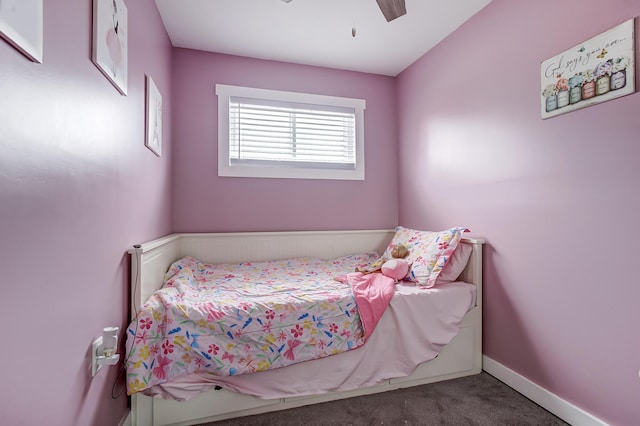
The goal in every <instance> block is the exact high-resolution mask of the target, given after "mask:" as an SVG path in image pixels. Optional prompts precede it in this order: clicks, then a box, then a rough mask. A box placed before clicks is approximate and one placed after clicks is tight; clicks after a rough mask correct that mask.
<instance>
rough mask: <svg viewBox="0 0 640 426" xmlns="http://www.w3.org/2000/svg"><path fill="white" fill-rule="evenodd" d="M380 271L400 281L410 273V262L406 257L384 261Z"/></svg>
mask: <svg viewBox="0 0 640 426" xmlns="http://www.w3.org/2000/svg"><path fill="white" fill-rule="evenodd" d="M380 271H381V272H382V273H383V274H384V275H386V276H387V277H389V278H393V279H394V280H395V281H400V280H402V279H404V277H406V276H407V274H408V273H409V264H408V263H407V261H406V260H404V259H391V260H387V261H386V262H384V264H383V265H382V269H381V270H380Z"/></svg>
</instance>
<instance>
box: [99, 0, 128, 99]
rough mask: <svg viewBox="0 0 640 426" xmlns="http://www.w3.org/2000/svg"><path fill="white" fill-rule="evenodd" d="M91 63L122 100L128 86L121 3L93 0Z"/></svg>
mask: <svg viewBox="0 0 640 426" xmlns="http://www.w3.org/2000/svg"><path fill="white" fill-rule="evenodd" d="M92 47H93V49H92V55H91V60H92V61H93V63H94V64H95V65H96V66H97V67H98V69H99V70H100V71H102V73H103V74H104V75H105V77H107V79H108V80H109V81H110V82H111V83H112V84H113V85H114V86H115V87H116V89H118V91H119V92H120V93H121V94H122V95H124V96H126V95H127V86H128V30H127V6H126V5H125V3H124V0H93V43H92Z"/></svg>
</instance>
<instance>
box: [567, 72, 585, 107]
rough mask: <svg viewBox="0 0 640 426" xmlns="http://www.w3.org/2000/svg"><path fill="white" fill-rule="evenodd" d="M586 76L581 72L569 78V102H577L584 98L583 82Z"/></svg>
mask: <svg viewBox="0 0 640 426" xmlns="http://www.w3.org/2000/svg"><path fill="white" fill-rule="evenodd" d="M583 81H584V76H583V75H582V73H581V72H579V73H578V74H576V75H574V76H573V77H571V78H570V79H569V103H570V104H572V105H573V104H575V103H578V102H580V101H581V100H582V82H583Z"/></svg>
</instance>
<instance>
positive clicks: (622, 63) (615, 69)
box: [611, 56, 631, 90]
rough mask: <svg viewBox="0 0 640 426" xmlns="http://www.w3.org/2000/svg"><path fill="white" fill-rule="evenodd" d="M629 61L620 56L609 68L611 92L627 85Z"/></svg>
mask: <svg viewBox="0 0 640 426" xmlns="http://www.w3.org/2000/svg"><path fill="white" fill-rule="evenodd" d="M630 63H631V60H630V59H629V58H628V57H626V56H621V57H619V58H617V59H614V60H613V64H612V66H611V90H618V89H622V88H623V87H624V86H626V85H627V67H628V66H629V64H630Z"/></svg>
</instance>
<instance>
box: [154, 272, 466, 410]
mask: <svg viewBox="0 0 640 426" xmlns="http://www.w3.org/2000/svg"><path fill="white" fill-rule="evenodd" d="M475 292H476V288H475V286H474V285H472V284H468V283H465V282H453V283H449V284H444V285H437V286H435V287H432V288H428V289H425V288H422V287H417V286H415V285H414V284H412V283H405V282H400V283H398V284H397V285H396V291H395V295H394V296H393V298H392V300H391V302H390V304H389V307H388V308H387V310H386V311H385V313H384V314H383V315H382V318H381V319H380V321H379V322H378V324H377V327H376V328H375V330H374V331H373V333H372V334H371V336H370V337H369V339H368V340H367V341H366V343H365V344H364V345H362V346H361V347H359V348H357V349H353V350H350V351H347V352H342V353H339V354H336V355H332V356H329V357H325V358H320V359H315V360H310V361H305V362H302V363H298V364H293V365H290V366H287V367H282V368H277V369H273V370H266V371H261V372H256V373H252V374H243V375H237V376H218V375H215V374H210V373H193V374H188V375H185V376H182V377H179V378H176V379H173V380H170V381H167V382H165V383H162V384H159V385H156V386H153V387H151V388H149V389H146V390H145V391H144V392H143V393H144V394H146V395H149V396H153V397H159V398H163V399H173V400H178V401H185V400H189V399H191V398H193V397H195V396H196V395H198V394H200V393H201V392H204V391H206V390H208V389H210V388H213V387H215V386H221V387H223V388H225V389H228V390H232V391H236V392H240V393H244V394H248V395H253V396H256V397H259V398H265V399H274V398H284V397H293V396H308V395H318V394H323V393H328V392H332V391H346V390H353V389H358V388H362V387H367V386H373V385H376V384H378V383H381V382H382V381H384V380H387V379H391V378H397V377H405V376H408V375H410V374H411V373H412V372H413V371H414V370H415V369H416V367H417V366H418V365H419V364H421V363H423V362H426V361H429V360H431V359H433V358H435V357H436V356H437V355H438V353H439V352H440V350H441V349H442V348H443V347H444V346H445V345H446V344H448V343H449V342H450V341H451V340H452V339H453V338H454V337H455V336H456V334H457V333H458V330H459V326H460V323H461V321H462V319H463V317H464V315H465V314H466V313H467V312H468V311H469V310H470V309H471V308H472V307H473V306H474V305H475Z"/></svg>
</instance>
